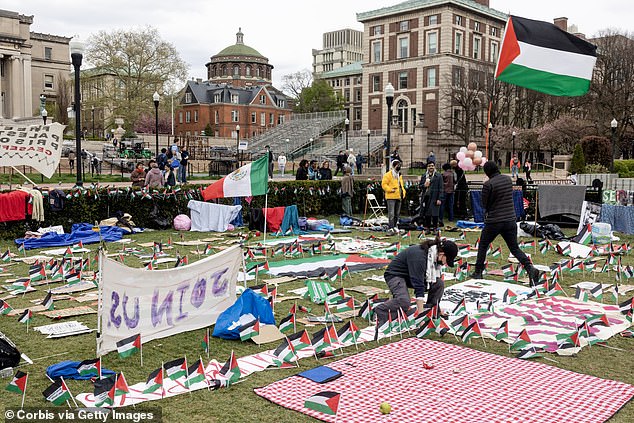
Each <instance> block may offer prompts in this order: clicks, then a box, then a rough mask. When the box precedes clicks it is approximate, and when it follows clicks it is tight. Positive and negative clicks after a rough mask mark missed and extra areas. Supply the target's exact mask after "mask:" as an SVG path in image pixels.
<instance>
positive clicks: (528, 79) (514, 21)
mask: <svg viewBox="0 0 634 423" xmlns="http://www.w3.org/2000/svg"><path fill="white" fill-rule="evenodd" d="M596 56H597V47H596V46H595V45H593V44H590V43H589V42H587V41H585V40H582V39H581V38H578V37H575V36H574V35H572V34H570V33H568V32H567V31H566V30H562V29H560V28H559V27H557V26H555V25H553V24H551V23H548V22H542V21H535V20H532V19H526V18H520V17H518V16H510V17H509V19H508V21H507V23H506V29H505V30H504V40H503V41H502V46H501V48H500V56H499V59H498V63H497V67H496V70H495V78H496V79H498V80H500V81H504V82H507V83H509V84H514V85H518V86H520V87H524V88H528V89H529V90H534V91H538V92H541V93H544V94H550V95H555V96H581V95H584V94H585V93H586V92H588V89H589V88H590V80H591V79H592V70H593V69H594V64H595V62H596V60H597V57H596Z"/></svg>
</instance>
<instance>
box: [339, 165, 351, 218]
mask: <svg viewBox="0 0 634 423" xmlns="http://www.w3.org/2000/svg"><path fill="white" fill-rule="evenodd" d="M350 170H351V169H350V167H349V166H344V168H343V178H341V208H342V209H343V213H344V214H347V215H348V216H352V197H353V196H354V180H353V179H352V175H351V172H350Z"/></svg>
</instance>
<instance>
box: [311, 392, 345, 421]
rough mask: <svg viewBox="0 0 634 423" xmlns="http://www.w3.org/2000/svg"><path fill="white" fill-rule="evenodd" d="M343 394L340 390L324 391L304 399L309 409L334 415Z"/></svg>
mask: <svg viewBox="0 0 634 423" xmlns="http://www.w3.org/2000/svg"><path fill="white" fill-rule="evenodd" d="M340 398H341V394H340V393H338V392H331V391H323V392H318V393H316V394H315V395H313V396H311V397H309V398H307V399H306V401H304V407H306V408H308V409H309V410H313V411H318V412H320V413H324V414H329V415H331V416H334V415H335V414H337V408H339V399H340Z"/></svg>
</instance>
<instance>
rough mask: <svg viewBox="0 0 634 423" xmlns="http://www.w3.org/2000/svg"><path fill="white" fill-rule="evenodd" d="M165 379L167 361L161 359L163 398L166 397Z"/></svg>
mask: <svg viewBox="0 0 634 423" xmlns="http://www.w3.org/2000/svg"><path fill="white" fill-rule="evenodd" d="M164 380H165V362H163V361H161V399H163V398H165V389H164V388H163V384H164Z"/></svg>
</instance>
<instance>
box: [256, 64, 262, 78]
mask: <svg viewBox="0 0 634 423" xmlns="http://www.w3.org/2000/svg"><path fill="white" fill-rule="evenodd" d="M261 73H262V69H261V68H260V67H259V66H258V67H257V68H256V69H255V76H257V77H258V78H259V77H260V75H261Z"/></svg>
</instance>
